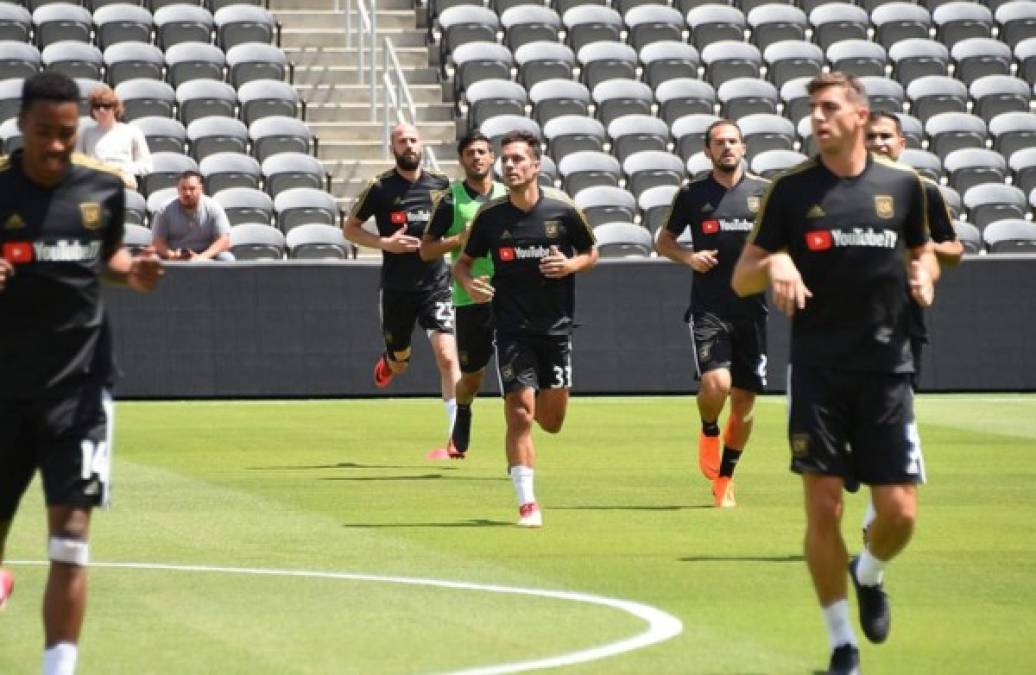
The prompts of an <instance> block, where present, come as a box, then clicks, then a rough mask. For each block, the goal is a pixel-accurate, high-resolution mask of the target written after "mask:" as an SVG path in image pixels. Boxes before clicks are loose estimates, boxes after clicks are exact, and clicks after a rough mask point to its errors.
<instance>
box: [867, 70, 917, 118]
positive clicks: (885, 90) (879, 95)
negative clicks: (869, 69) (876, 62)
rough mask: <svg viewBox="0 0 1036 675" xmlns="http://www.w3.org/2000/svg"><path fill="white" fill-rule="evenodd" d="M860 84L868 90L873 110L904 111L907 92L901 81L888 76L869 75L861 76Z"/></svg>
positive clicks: (897, 112) (868, 97)
mask: <svg viewBox="0 0 1036 675" xmlns="http://www.w3.org/2000/svg"><path fill="white" fill-rule="evenodd" d="M860 84H862V85H863V89H864V91H866V92H867V99H868V100H869V101H870V107H871V110H884V111H886V112H891V113H896V114H899V113H901V112H902V111H903V102H904V101H905V100H906V92H904V91H903V85H901V84H900V83H899V82H896V81H895V80H892V79H889V78H887V77H873V76H869V75H868V76H865V77H861V78H860Z"/></svg>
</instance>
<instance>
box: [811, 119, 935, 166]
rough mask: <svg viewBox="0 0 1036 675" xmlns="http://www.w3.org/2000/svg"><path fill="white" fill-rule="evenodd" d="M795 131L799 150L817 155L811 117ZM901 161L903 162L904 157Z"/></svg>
mask: <svg viewBox="0 0 1036 675" xmlns="http://www.w3.org/2000/svg"><path fill="white" fill-rule="evenodd" d="M795 131H796V132H797V133H798V135H799V150H800V151H801V152H802V154H804V155H809V156H810V157H812V156H813V155H815V154H817V146H816V142H815V141H814V140H813V127H812V126H811V125H810V121H809V117H803V118H802V119H800V120H799V121H798V124H796V125H795ZM904 154H905V153H904ZM936 159H938V157H936ZM900 161H902V157H901V158H900Z"/></svg>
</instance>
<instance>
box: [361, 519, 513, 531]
mask: <svg viewBox="0 0 1036 675" xmlns="http://www.w3.org/2000/svg"><path fill="white" fill-rule="evenodd" d="M343 527H356V528H364V529H380V528H390V527H514V522H513V521H510V520H487V519H485V518H472V519H471V520H462V521H458V522H455V523H346V524H345V525H343Z"/></svg>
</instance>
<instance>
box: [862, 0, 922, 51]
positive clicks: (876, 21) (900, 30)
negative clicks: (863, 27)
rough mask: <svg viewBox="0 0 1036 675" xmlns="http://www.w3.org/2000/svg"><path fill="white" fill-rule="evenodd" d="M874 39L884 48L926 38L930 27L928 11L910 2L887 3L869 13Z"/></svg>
mask: <svg viewBox="0 0 1036 675" xmlns="http://www.w3.org/2000/svg"><path fill="white" fill-rule="evenodd" d="M871 24H872V25H873V26H874V31H875V34H874V39H875V41H876V42H880V43H881V44H883V45H884V46H885V47H886V48H888V47H891V46H892V45H894V44H896V43H897V42H901V41H903V40H909V39H911V38H927V37H928V33H929V30H930V29H931V27H932V17H931V15H930V14H929V13H928V10H927V9H925V8H924V7H922V6H920V5H915V4H913V3H910V2H889V3H885V4H883V5H881V6H879V7H876V8H875V9H874V11H873V12H871Z"/></svg>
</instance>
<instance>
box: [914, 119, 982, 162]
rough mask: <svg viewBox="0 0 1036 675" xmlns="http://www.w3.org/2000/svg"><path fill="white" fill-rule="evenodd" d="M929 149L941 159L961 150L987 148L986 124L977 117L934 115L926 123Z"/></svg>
mask: <svg viewBox="0 0 1036 675" xmlns="http://www.w3.org/2000/svg"><path fill="white" fill-rule="evenodd" d="M925 133H926V134H927V135H928V138H929V139H930V140H929V145H928V147H929V149H931V150H932V152H934V153H935V154H937V155H939V156H940V157H945V156H946V155H947V154H949V153H950V152H953V151H954V150H957V149H959V148H984V147H986V135H987V130H986V123H985V122H984V121H982V118H981V117H979V116H977V115H970V114H968V113H958V112H945V113H939V114H938V115H933V116H931V117H929V118H928V120H927V121H926V122H925Z"/></svg>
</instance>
